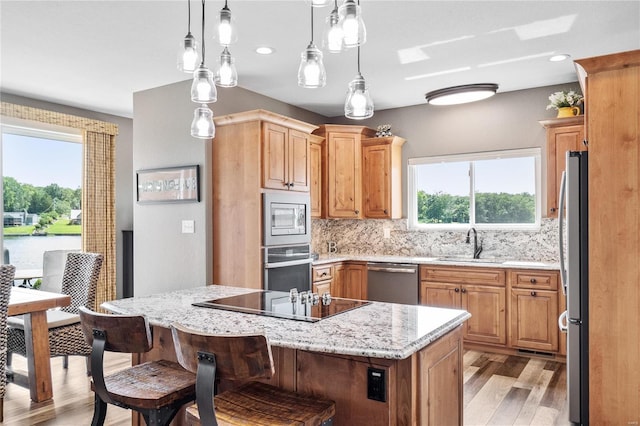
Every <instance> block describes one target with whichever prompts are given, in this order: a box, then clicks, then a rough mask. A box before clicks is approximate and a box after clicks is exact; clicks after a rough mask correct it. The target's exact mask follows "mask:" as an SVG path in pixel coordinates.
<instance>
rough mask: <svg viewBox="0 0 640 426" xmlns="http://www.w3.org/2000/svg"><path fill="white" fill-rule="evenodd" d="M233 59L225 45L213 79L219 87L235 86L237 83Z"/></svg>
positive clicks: (236, 72)
mask: <svg viewBox="0 0 640 426" xmlns="http://www.w3.org/2000/svg"><path fill="white" fill-rule="evenodd" d="M234 62H235V61H234V59H233V57H232V56H231V53H229V49H228V48H227V46H225V47H224V50H223V51H222V53H221V54H220V63H219V65H218V70H217V71H216V76H215V77H214V80H215V82H216V85H218V86H220V87H235V86H237V85H238V71H236V66H235V64H234Z"/></svg>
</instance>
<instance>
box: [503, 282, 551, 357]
mask: <svg viewBox="0 0 640 426" xmlns="http://www.w3.org/2000/svg"><path fill="white" fill-rule="evenodd" d="M510 316H511V326H510V330H509V336H510V342H511V345H512V346H514V347H518V348H525V349H534V350H542V351H550V352H555V351H557V350H558V292H557V291H550V290H534V289H512V290H511V306H510Z"/></svg>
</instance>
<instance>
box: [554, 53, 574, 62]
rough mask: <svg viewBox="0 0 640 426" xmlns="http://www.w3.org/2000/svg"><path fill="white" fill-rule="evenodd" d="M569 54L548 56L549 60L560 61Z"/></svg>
mask: <svg viewBox="0 0 640 426" xmlns="http://www.w3.org/2000/svg"><path fill="white" fill-rule="evenodd" d="M569 58H570V55H567V54H566V53H562V54H559V55H553V56H552V57H550V58H549V61H551V62H560V61H564V60H565V59H569Z"/></svg>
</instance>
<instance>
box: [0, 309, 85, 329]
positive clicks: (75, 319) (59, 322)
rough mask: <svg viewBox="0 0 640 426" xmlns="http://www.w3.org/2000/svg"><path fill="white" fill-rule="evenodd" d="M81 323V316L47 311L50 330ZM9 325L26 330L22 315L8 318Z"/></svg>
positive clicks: (53, 310)
mask: <svg viewBox="0 0 640 426" xmlns="http://www.w3.org/2000/svg"><path fill="white" fill-rule="evenodd" d="M79 322H80V315H78V314H70V313H68V312H64V311H60V310H57V309H52V310H48V311H47V324H48V326H49V329H52V328H57V327H63V326H65V325H71V324H75V323H79ZM7 325H8V326H9V327H13V328H19V329H21V330H24V320H23V319H22V315H18V316H15V317H8V318H7Z"/></svg>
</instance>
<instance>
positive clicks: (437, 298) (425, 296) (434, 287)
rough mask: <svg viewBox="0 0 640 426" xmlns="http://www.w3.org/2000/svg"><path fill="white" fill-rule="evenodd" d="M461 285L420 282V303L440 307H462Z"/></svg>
mask: <svg viewBox="0 0 640 426" xmlns="http://www.w3.org/2000/svg"><path fill="white" fill-rule="evenodd" d="M460 294H461V293H460V286H459V285H457V284H446V283H432V282H424V281H423V282H422V283H420V304H421V305H427V306H436V307H438V308H455V309H460V307H461V303H462V300H461V298H460Z"/></svg>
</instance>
